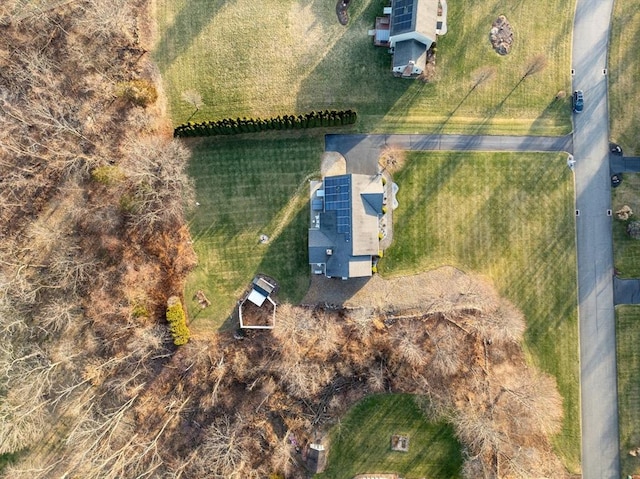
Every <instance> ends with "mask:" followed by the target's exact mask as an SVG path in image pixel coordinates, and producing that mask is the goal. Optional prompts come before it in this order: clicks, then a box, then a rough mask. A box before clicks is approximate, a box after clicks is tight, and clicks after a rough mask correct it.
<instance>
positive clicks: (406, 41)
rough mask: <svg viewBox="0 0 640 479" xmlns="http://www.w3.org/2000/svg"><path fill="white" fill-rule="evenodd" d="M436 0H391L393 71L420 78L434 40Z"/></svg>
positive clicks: (437, 8) (437, 18) (399, 74)
mask: <svg viewBox="0 0 640 479" xmlns="http://www.w3.org/2000/svg"><path fill="white" fill-rule="evenodd" d="M439 8H440V7H439V0H392V2H391V26H390V30H389V46H390V48H391V49H392V51H393V72H394V74H396V75H398V76H402V77H406V78H411V77H416V76H418V75H420V74H421V73H422V72H423V71H424V69H425V67H426V65H427V51H428V50H429V48H430V47H431V45H432V44H433V43H434V42H435V41H436V33H437V31H438V23H439V17H438V11H439Z"/></svg>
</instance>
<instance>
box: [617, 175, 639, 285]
mask: <svg viewBox="0 0 640 479" xmlns="http://www.w3.org/2000/svg"><path fill="white" fill-rule="evenodd" d="M611 195H612V200H611V207H612V209H613V211H614V212H615V211H618V210H620V209H621V208H622V207H623V206H625V205H626V206H629V207H630V208H631V210H632V211H633V215H632V216H631V220H632V221H633V220H637V219H638V218H637V217H638V215H640V174H638V173H625V174H624V175H622V183H620V186H618V187H617V188H614V189H612V191H611ZM612 228H613V229H612V232H613V258H614V263H615V268H616V271H617V274H618V276H620V277H621V278H639V277H640V241H638V240H636V239H633V238H632V237H630V236H629V235H628V234H627V225H626V222H624V221H620V220H617V219H616V220H614V222H613V226H612Z"/></svg>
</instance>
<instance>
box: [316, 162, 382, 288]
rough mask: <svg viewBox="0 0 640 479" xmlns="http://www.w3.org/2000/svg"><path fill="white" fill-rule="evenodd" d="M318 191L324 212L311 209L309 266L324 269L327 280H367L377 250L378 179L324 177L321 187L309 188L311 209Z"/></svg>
mask: <svg viewBox="0 0 640 479" xmlns="http://www.w3.org/2000/svg"><path fill="white" fill-rule="evenodd" d="M318 191H321V192H322V195H323V198H324V210H323V211H320V212H317V211H314V210H313V208H312V215H311V224H312V227H311V228H310V229H309V263H310V264H313V265H318V264H324V265H326V268H325V274H326V275H327V276H335V277H342V278H351V277H361V276H371V259H372V258H371V257H372V256H375V255H377V254H378V249H379V239H378V231H379V226H378V217H379V215H381V214H382V204H383V197H384V193H383V186H382V180H381V177H380V176H378V175H375V176H370V175H360V174H348V175H338V176H328V177H325V178H324V181H323V183H322V184H321V185H320V184H318V183H316V182H313V183H312V185H311V195H312V201H311V203H312V205H313V201H314V200H315V199H316V198H317V196H318V195H317V192H318Z"/></svg>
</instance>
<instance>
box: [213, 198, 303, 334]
mask: <svg viewBox="0 0 640 479" xmlns="http://www.w3.org/2000/svg"><path fill="white" fill-rule="evenodd" d="M308 228H309V202H308V201H306V202H304V206H303V207H302V208H300V210H298V211H297V212H296V213H295V215H294V216H293V217H292V218H291V220H290V221H289V224H288V225H287V226H286V227H285V228H284V229H283V230H282V232H281V233H280V234H279V235H278V236H277V237H276V238H273V239H272V240H271V241H270V242H269V243H267V244H265V245H260V246H261V247H262V246H264V247H265V248H266V249H267V251H266V252H265V254H264V255H263V257H262V261H261V262H260V264H259V265H258V266H257V267H256V269H255V271H254V275H255V274H265V275H267V276H270V277H272V278H273V279H275V280H276V281H277V282H278V284H279V287H280V288H279V291H278V294H277V296H275V297H273V300H274V301H275V302H276V303H277V304H280V303H283V302H288V303H292V304H297V303H299V302H300V300H301V299H302V297H303V296H304V295H305V293H306V292H307V289H308V288H309V272H310V271H309V261H308V249H307V237H308V236H307V229H308ZM252 279H253V278H247V288H249V283H250V281H251V280H252ZM242 299H243V298H238V300H242ZM237 309H238V308H237V307H236V308H235V309H234V311H233V313H232V314H231V315H230V316H229V317H228V318H227V319H226V320H225V321H224V323H223V324H222V326H220V328H219V329H220V331H224V330H229V329H231V328H237V327H239V321H238V316H237ZM277 322H278V316H277V312H276V327H277Z"/></svg>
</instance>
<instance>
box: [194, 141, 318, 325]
mask: <svg viewBox="0 0 640 479" xmlns="http://www.w3.org/2000/svg"><path fill="white" fill-rule="evenodd" d="M322 141H323V140H322V138H321V137H320V136H313V137H306V138H298V139H288V140H284V139H264V138H262V139H256V138H253V139H251V140H247V138H246V137H244V138H232V139H228V138H220V139H213V140H203V141H200V142H196V143H194V145H193V158H192V160H191V163H190V167H189V171H190V174H191V175H192V177H193V178H194V181H195V185H196V194H197V201H198V202H199V203H200V206H198V207H197V208H196V209H195V212H194V214H193V217H192V218H191V221H190V229H191V232H192V236H193V240H194V248H195V250H196V253H197V255H198V266H197V267H196V269H195V271H194V272H193V273H192V274H191V275H190V276H189V279H188V281H187V287H186V299H187V306H188V310H189V314H190V317H191V319H192V327H193V328H194V329H195V331H196V332H198V331H201V332H203V333H205V332H206V331H214V330H216V329H217V328H218V327H220V326H221V325H222V323H223V321H224V320H225V319H226V318H227V317H228V316H229V315H230V314H231V312H232V311H233V308H234V306H235V304H236V301H237V300H238V299H240V296H241V294H242V292H243V291H244V289H245V288H246V286H247V285H248V282H249V281H250V280H251V278H252V277H253V275H254V274H255V273H257V272H260V273H265V274H269V275H272V276H273V277H274V278H275V279H276V280H278V281H279V282H280V284H281V292H280V296H279V299H280V300H283V301H285V300H289V301H293V302H296V301H298V300H299V299H300V298H301V297H302V296H303V295H304V293H305V292H306V288H307V286H308V278H309V271H308V270H309V268H308V265H307V262H308V261H307V245H306V233H307V228H308V223H309V220H308V208H307V206H308V189H307V186H308V183H307V179H308V177H309V175H310V174H312V173H313V172H314V171H315V170H316V169H317V168H318V164H319V160H320V155H321V153H322V148H323V143H322ZM260 234H266V235H268V236H270V237H271V240H270V242H269V243H268V244H260V242H259V236H260ZM200 289H201V290H203V291H204V292H205V294H206V296H207V297H208V299H209V300H210V301H211V302H212V303H213V306H212V307H210V308H207V309H204V310H200V308H199V307H198V305H197V303H196V302H195V301H192V300H191V298H192V297H193V295H194V294H195V292H196V291H198V290H200Z"/></svg>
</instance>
